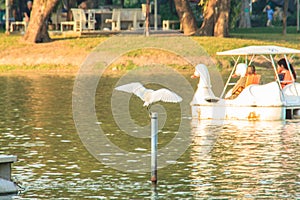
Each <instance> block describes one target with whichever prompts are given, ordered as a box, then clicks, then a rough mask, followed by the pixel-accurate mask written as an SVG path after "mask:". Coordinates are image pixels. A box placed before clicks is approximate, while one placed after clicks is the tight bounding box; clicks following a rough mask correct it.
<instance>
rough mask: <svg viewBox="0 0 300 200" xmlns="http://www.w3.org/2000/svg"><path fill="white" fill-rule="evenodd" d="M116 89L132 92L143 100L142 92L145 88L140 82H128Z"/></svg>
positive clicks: (143, 92)
mask: <svg viewBox="0 0 300 200" xmlns="http://www.w3.org/2000/svg"><path fill="white" fill-rule="evenodd" d="M115 89H116V90H118V91H123V92H128V93H133V94H135V95H136V96H138V97H140V98H141V99H142V100H143V101H144V100H145V99H144V98H145V97H144V94H145V91H146V90H147V89H146V88H145V87H144V86H143V85H142V84H141V83H139V82H134V83H129V84H126V85H121V86H118V87H116V88H115Z"/></svg>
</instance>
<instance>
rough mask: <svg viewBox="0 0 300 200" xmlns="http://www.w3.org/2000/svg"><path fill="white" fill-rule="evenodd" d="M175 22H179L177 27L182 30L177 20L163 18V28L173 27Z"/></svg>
mask: <svg viewBox="0 0 300 200" xmlns="http://www.w3.org/2000/svg"><path fill="white" fill-rule="evenodd" d="M177 24H179V29H180V30H182V24H181V23H180V21H179V20H163V30H170V29H175V25H177Z"/></svg>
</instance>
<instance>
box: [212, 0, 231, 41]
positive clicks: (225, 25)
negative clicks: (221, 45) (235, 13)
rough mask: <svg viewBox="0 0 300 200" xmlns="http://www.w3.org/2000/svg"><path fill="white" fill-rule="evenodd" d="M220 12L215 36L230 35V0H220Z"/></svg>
mask: <svg viewBox="0 0 300 200" xmlns="http://www.w3.org/2000/svg"><path fill="white" fill-rule="evenodd" d="M219 2H220V4H219V8H220V9H219V12H218V15H217V21H216V24H215V27H214V36H215V37H228V36H229V11H230V0H223V1H222V3H221V1H219Z"/></svg>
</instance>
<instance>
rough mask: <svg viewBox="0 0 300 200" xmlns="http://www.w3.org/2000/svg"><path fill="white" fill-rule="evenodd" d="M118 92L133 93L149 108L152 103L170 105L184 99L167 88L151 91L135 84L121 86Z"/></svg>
mask: <svg viewBox="0 0 300 200" xmlns="http://www.w3.org/2000/svg"><path fill="white" fill-rule="evenodd" d="M115 89H116V90H118V91H123V92H128V93H133V94H135V95H136V96H138V97H139V98H141V99H142V100H143V101H144V105H143V106H147V107H148V106H149V105H150V104H152V103H155V102H158V101H163V102H170V103H179V102H181V101H182V98H181V97H180V96H179V95H177V94H176V93H175V92H172V91H170V90H168V89H166V88H162V89H159V90H151V89H147V88H145V87H144V86H143V85H142V84H141V83H139V82H134V83H129V84H126V85H121V86H118V87H116V88H115Z"/></svg>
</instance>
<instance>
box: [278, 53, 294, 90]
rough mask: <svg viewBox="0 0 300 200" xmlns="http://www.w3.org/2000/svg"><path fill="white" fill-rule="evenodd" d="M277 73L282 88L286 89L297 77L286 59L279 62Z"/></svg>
mask: <svg viewBox="0 0 300 200" xmlns="http://www.w3.org/2000/svg"><path fill="white" fill-rule="evenodd" d="M288 66H289V67H290V69H291V70H289V67H288ZM277 73H278V76H279V80H280V84H281V87H282V88H284V87H285V86H286V85H288V84H291V83H293V82H295V80H296V77H297V76H296V71H295V69H294V67H293V65H291V64H290V63H287V62H286V59H285V58H281V59H280V60H279V61H278V62H277Z"/></svg>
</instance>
